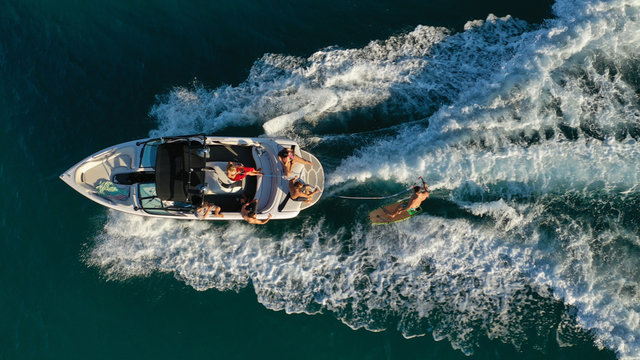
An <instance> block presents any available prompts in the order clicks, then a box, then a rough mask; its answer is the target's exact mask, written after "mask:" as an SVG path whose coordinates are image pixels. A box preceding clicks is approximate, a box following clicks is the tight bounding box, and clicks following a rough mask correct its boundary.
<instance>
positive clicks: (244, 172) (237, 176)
mask: <svg viewBox="0 0 640 360" xmlns="http://www.w3.org/2000/svg"><path fill="white" fill-rule="evenodd" d="M227 176H228V177H229V179H231V181H240V180H242V179H244V178H245V177H247V176H262V169H255V168H252V167H248V166H244V165H242V164H238V163H234V162H231V161H229V163H228V164H227Z"/></svg>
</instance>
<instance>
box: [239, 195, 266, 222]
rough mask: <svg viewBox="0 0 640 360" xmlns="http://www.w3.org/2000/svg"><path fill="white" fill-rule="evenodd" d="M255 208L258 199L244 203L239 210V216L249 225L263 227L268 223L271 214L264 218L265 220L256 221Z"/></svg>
mask: <svg viewBox="0 0 640 360" xmlns="http://www.w3.org/2000/svg"><path fill="white" fill-rule="evenodd" d="M257 208H258V199H255V200H253V201H250V202H246V203H244V205H242V208H241V209H240V215H242V218H243V219H245V220H246V221H247V222H248V223H249V224H256V225H264V224H266V223H267V222H269V220H270V219H271V216H273V214H269V217H268V218H266V219H265V220H258V218H257V214H256V209H257Z"/></svg>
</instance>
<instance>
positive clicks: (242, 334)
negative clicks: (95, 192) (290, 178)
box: [0, 0, 640, 359]
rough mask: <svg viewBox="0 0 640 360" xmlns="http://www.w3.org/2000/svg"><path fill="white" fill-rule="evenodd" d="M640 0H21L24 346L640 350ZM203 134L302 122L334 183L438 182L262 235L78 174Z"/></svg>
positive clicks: (11, 271)
mask: <svg viewBox="0 0 640 360" xmlns="http://www.w3.org/2000/svg"><path fill="white" fill-rule="evenodd" d="M639 9H640V5H639V4H637V3H635V2H627V3H625V2H624V1H612V2H608V3H598V2H590V1H569V0H564V1H558V2H557V3H556V4H555V5H554V4H553V3H552V2H550V1H545V2H539V3H531V4H513V3H510V2H504V1H483V2H474V1H466V0H461V1H453V2H451V1H449V2H444V1H430V2H419V1H406V2H403V3H398V2H393V1H375V2H361V3H357V2H345V1H332V2H326V1H325V2H314V1H306V2H287V1H275V2H255V1H252V2H244V3H236V2H231V1H225V2H205V1H191V2H181V3H177V2H175V3H172V2H159V1H156V2H152V3H150V2H142V1H134V2H131V1H128V2H127V1H121V2H118V1H110V2H86V3H83V2H77V1H62V2H60V1H58V2H38V1H10V0H9V1H7V0H4V1H2V0H0V124H1V125H0V126H1V129H2V135H1V136H2V141H0V159H1V161H0V178H1V179H2V184H3V185H4V188H5V191H4V193H3V194H4V195H3V196H2V200H0V201H1V204H2V206H0V211H1V214H0V215H1V217H0V218H1V219H2V221H1V223H0V224H1V225H0V226H1V234H2V236H1V237H0V324H1V325H0V339H1V340H0V359H29V358H34V359H43V358H51V359H63V358H64V359H76V358H83V359H84V358H105V359H107V358H108V359H112V358H135V359H140V358H242V359H244V358H257V357H261V358H292V359H299V358H313V359H327V358H340V359H354V358H356V359H360V358H363V359H389V358H391V359H408V358H409V359H414V358H415V359H424V358H428V359H432V358H438V359H454V358H465V357H466V356H471V357H474V358H483V359H495V358H506V359H511V358H515V357H522V358H535V359H540V358H566V359H577V358H585V359H605V358H606V359H611V358H616V357H618V358H637V357H638V356H640V355H639V354H640V350H639V349H640V344H639V342H638V340H637V339H638V338H640V336H639V329H640V326H639V325H638V318H639V317H638V313H639V311H640V309H639V307H638V304H639V303H640V298H639V297H638V296H640V295H639V294H640V292H639V291H638V285H637V283H638V280H639V279H638V273H639V272H638V271H637V270H638V265H637V256H638V255H639V254H640V241H639V234H640V231H639V229H638V225H637V224H638V220H640V215H639V213H638V211H637V207H638V204H639V203H640V195H639V194H640V193H639V192H638V188H637V182H638V173H639V170H640V164H639V160H638V159H639V157H638V154H639V153H640V148H639V147H638V145H637V143H636V141H637V140H638V138H639V137H640V130H639V129H640V121H639V117H640V110H639V109H640V106H639V104H640V101H639V100H638V94H640V81H639V80H638V79H639V77H638V70H639V69H640V63H639V62H638V60H637V56H636V55H637V50H638V44H639V43H640V39H638V36H639V35H638V34H640V31H637V30H638V29H640V27H639V25H638V24H639V21H640V15H639V12H640V10H639ZM490 14H495V16H493V15H490ZM507 15H510V16H507ZM476 20H477V21H476ZM201 131H203V132H207V133H211V134H228V135H243V136H244V135H251V136H258V135H262V134H267V135H278V136H286V137H291V138H294V139H296V140H298V141H299V142H300V143H301V144H302V145H303V146H304V147H305V148H307V149H309V150H310V151H312V152H313V153H314V154H317V155H318V157H319V158H320V160H321V161H322V162H323V164H324V166H325V171H326V173H327V181H328V183H329V184H330V186H329V187H328V188H327V193H334V194H338V193H343V194H352V195H353V194H356V195H360V194H368V195H370V194H375V195H378V194H389V193H394V192H397V191H398V190H399V189H401V188H402V187H403V186H405V185H408V184H411V183H413V182H414V181H415V180H416V174H420V175H423V176H424V177H425V179H426V180H427V181H428V182H429V183H430V184H431V186H432V188H433V189H434V194H433V196H432V199H431V200H429V202H428V203H426V204H425V206H424V207H425V212H424V214H423V215H422V216H420V217H417V218H416V219H415V221H413V219H412V221H408V222H405V223H402V224H401V225H398V226H395V225H394V226H391V227H385V228H371V227H370V225H369V224H368V223H367V222H366V214H367V212H368V211H370V210H371V209H373V208H375V207H377V206H380V203H367V202H349V201H345V200H338V199H336V198H330V197H325V198H324V199H323V200H322V201H321V202H320V203H319V204H317V205H316V206H315V207H314V208H312V209H310V210H309V211H307V212H305V213H303V215H301V216H300V217H299V218H297V219H294V220H291V221H282V222H272V223H270V224H269V225H268V226H265V227H262V228H256V227H250V226H248V225H245V224H240V223H233V224H203V223H195V222H175V221H163V220H152V219H142V218H138V217H131V216H124V215H122V214H117V213H114V212H111V211H108V210H106V209H105V208H102V207H100V206H99V205H97V204H94V203H92V202H90V201H88V200H87V199H85V198H84V197H82V196H80V195H78V194H76V193H74V191H73V190H72V189H70V188H68V187H67V186H66V185H65V184H64V183H62V182H61V181H60V180H59V179H58V175H59V174H60V173H62V172H63V171H64V170H66V169H67V168H69V167H70V166H72V165H73V164H74V163H76V162H77V161H79V160H81V159H82V158H84V157H86V156H88V155H90V154H92V153H94V152H96V151H98V150H100V149H102V148H105V147H107V146H110V145H113V144H117V143H120V142H124V141H128V140H132V139H137V138H143V137H146V136H148V135H149V134H150V133H151V134H154V135H162V134H177V133H185V132H186V133H194V132H201Z"/></svg>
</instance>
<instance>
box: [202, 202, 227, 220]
mask: <svg viewBox="0 0 640 360" xmlns="http://www.w3.org/2000/svg"><path fill="white" fill-rule="evenodd" d="M211 210H213V215H214V216H216V217H224V215H222V214H220V211H221V210H222V209H221V208H220V206H217V205H213V204H211V203H208V202H206V201H205V202H204V203H202V206H201V207H199V208H198V209H197V210H196V217H198V218H199V219H201V220H204V219H206V218H207V216H208V215H209V213H210V212H211Z"/></svg>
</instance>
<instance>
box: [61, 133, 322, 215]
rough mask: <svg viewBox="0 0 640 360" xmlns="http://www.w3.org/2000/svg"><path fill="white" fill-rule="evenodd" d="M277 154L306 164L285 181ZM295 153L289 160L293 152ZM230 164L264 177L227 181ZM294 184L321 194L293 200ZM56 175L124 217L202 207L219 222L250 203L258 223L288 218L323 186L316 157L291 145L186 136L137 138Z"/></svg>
mask: <svg viewBox="0 0 640 360" xmlns="http://www.w3.org/2000/svg"><path fill="white" fill-rule="evenodd" d="M282 149H293V152H294V153H295V155H297V156H299V157H301V158H302V159H304V160H306V161H308V162H311V164H312V165H308V164H301V163H294V165H293V168H292V169H291V173H290V175H289V176H286V174H285V171H284V167H283V163H282V162H281V161H280V159H279V158H278V153H279V152H280V151H282ZM292 156H293V155H292ZM229 162H233V163H239V164H242V165H244V166H246V167H253V168H255V169H261V172H262V175H258V176H246V177H245V178H243V179H242V180H239V181H232V180H231V179H230V178H229V177H228V176H227V172H226V169H227V165H228V164H229ZM294 176H297V177H298V179H299V180H300V181H302V182H303V183H305V184H306V185H309V186H310V188H307V189H311V188H316V189H319V190H320V191H319V192H317V193H316V194H314V195H313V196H312V197H310V200H311V201H306V202H305V201H294V200H292V199H291V198H290V195H289V181H290V180H292V178H293V177H294ZM60 178H61V179H62V180H63V181H64V182H66V183H67V184H68V185H69V186H71V187H72V188H74V189H75V190H76V191H78V192H79V193H81V194H82V195H84V196H86V197H88V198H89V199H91V200H93V201H95V202H97V203H99V204H101V205H104V206H106V207H108V208H111V209H115V210H119V211H122V212H126V213H129V214H136V215H144V216H151V217H161V218H174V219H197V218H200V217H201V216H202V215H201V214H200V215H199V214H198V211H197V210H198V209H201V208H202V206H203V205H205V204H207V203H208V204H213V205H216V206H219V207H220V208H221V212H220V214H222V215H223V217H217V216H213V214H211V215H209V216H207V217H206V219H207V220H241V219H242V216H241V214H240V209H241V208H242V206H243V204H245V203H246V202H252V201H254V200H257V204H253V205H252V206H254V211H255V213H256V214H257V219H258V220H264V219H266V218H268V217H269V215H271V219H274V220H275V219H290V218H293V217H295V216H297V215H298V214H299V213H300V211H301V210H304V209H306V208H308V207H310V206H312V205H314V204H315V203H316V202H317V201H318V200H319V199H320V196H321V192H322V191H321V190H322V189H323V188H324V171H323V169H322V165H321V164H320V162H319V161H318V159H317V158H316V157H315V156H313V155H311V154H310V153H308V152H306V151H304V150H302V149H300V147H299V146H298V144H297V143H296V142H295V141H292V140H287V139H279V138H241V137H214V136H205V135H185V136H171V137H160V138H150V139H142V140H136V141H130V142H126V143H123V144H119V145H115V146H112V147H109V148H107V149H104V150H102V151H99V152H97V153H95V154H94V155H91V156H90V157H88V158H86V159H84V160H82V161H80V162H79V163H77V164H76V165H74V166H73V167H71V168H70V169H69V170H67V171H66V172H64V173H63V174H62V175H60Z"/></svg>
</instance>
